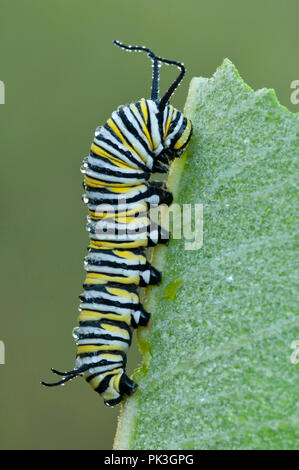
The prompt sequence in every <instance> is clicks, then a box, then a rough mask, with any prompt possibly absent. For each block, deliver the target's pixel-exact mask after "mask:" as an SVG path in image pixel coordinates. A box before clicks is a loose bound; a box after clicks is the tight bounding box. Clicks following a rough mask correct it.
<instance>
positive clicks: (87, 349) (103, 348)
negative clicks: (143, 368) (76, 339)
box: [77, 341, 128, 356]
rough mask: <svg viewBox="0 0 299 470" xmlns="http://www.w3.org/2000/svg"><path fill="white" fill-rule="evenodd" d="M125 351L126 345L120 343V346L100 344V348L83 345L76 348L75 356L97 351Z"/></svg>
mask: <svg viewBox="0 0 299 470" xmlns="http://www.w3.org/2000/svg"><path fill="white" fill-rule="evenodd" d="M127 349H128V345H127V343H122V342H121V341H120V344H101V345H100V346H94V345H91V344H84V345H83V346H78V348H77V356H79V355H80V354H85V353H93V352H99V351H122V350H124V351H126V350H127Z"/></svg>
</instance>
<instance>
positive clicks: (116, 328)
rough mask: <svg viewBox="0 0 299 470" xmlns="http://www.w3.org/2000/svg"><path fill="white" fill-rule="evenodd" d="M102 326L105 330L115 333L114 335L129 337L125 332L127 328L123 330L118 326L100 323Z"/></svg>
mask: <svg viewBox="0 0 299 470" xmlns="http://www.w3.org/2000/svg"><path fill="white" fill-rule="evenodd" d="M102 328H104V329H105V330H107V331H111V332H112V333H115V334H116V335H124V336H126V338H127V339H130V335H129V333H128V332H127V330H124V329H123V328H120V327H119V326H115V325H108V324H106V323H102Z"/></svg>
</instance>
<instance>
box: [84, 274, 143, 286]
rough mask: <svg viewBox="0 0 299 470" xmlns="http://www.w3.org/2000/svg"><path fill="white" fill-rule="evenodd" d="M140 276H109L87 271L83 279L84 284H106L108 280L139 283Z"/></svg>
mask: <svg viewBox="0 0 299 470" xmlns="http://www.w3.org/2000/svg"><path fill="white" fill-rule="evenodd" d="M139 281H140V277H139V276H138V275H137V276H131V277H122V276H109V275H107V274H99V273H88V274H87V276H86V279H85V284H107V283H108V282H119V283H120V284H139Z"/></svg>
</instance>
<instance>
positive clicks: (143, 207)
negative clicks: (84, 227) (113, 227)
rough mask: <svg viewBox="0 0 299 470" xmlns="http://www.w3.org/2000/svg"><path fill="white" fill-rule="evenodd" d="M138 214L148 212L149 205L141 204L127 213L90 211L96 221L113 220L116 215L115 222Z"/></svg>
mask: <svg viewBox="0 0 299 470" xmlns="http://www.w3.org/2000/svg"><path fill="white" fill-rule="evenodd" d="M137 212H147V204H146V203H143V204H139V205H138V206H135V207H133V208H132V209H130V210H128V211H126V212H117V211H113V210H112V211H111V212H108V211H107V212H98V211H92V210H89V211H88V214H89V215H90V216H91V217H92V218H93V219H95V220H98V219H103V218H106V217H109V218H111V217H114V214H115V217H114V218H115V220H118V218H119V217H128V216H131V215H134V214H136V213H137Z"/></svg>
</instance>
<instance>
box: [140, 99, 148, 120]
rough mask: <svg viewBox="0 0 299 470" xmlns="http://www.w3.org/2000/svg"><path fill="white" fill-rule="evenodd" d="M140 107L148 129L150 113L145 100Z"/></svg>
mask: <svg viewBox="0 0 299 470" xmlns="http://www.w3.org/2000/svg"><path fill="white" fill-rule="evenodd" d="M140 106H141V111H142V114H143V120H144V122H145V124H146V127H148V112H147V106H146V102H145V99H144V98H142V99H141V100H140Z"/></svg>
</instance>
